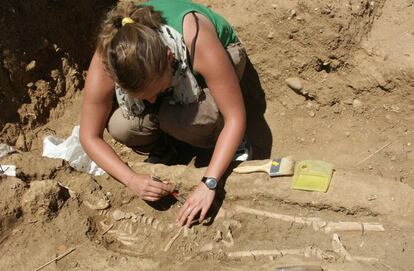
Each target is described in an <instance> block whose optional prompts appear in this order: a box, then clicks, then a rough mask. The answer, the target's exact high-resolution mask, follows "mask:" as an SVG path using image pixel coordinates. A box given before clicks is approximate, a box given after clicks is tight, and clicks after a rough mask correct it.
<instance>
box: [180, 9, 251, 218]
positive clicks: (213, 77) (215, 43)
mask: <svg viewBox="0 0 414 271" xmlns="http://www.w3.org/2000/svg"><path fill="white" fill-rule="evenodd" d="M196 16H197V17H198V18H199V34H198V38H197V43H196V49H195V51H196V53H195V59H194V69H195V70H197V71H198V72H199V73H200V74H201V75H202V76H203V77H204V79H205V81H206V83H207V86H208V88H209V89H210V92H211V94H212V96H213V98H214V101H215V102H216V104H217V106H218V108H219V110H220V112H221V114H222V115H223V118H224V128H223V130H222V131H221V133H220V135H219V137H218V140H217V143H216V147H215V149H214V152H213V156H212V159H211V161H210V164H209V166H208V168H207V170H206V172H205V176H208V177H215V178H217V179H218V180H219V179H220V178H221V177H222V176H223V174H224V172H225V171H226V169H227V168H228V166H229V165H230V163H231V161H232V159H233V157H234V154H235V152H236V150H237V147H238V146H239V144H240V142H241V139H242V137H243V134H244V131H245V128H246V113H245V108H244V102H243V97H242V94H241V90H240V85H239V81H238V79H237V76H236V73H235V71H234V68H233V65H232V63H231V61H230V59H229V57H228V55H227V52H226V51H225V49H224V48H223V46H222V44H221V42H220V40H219V39H218V37H217V33H216V30H215V28H214V26H213V25H212V23H211V22H210V21H209V20H208V19H207V18H206V17H204V16H203V15H200V14H197V15H196ZM183 32H184V40H185V43H186V45H187V46H188V47H189V46H190V44H191V42H192V39H193V37H194V36H195V32H196V24H195V19H194V17H193V16H192V15H187V16H186V17H185V18H184V22H183ZM214 196H215V191H212V190H209V189H208V188H206V186H205V185H204V184H203V183H200V184H199V185H198V186H197V188H196V190H195V191H194V192H193V193H192V195H190V197H189V199H188V200H187V202H186V204H185V205H184V206H183V209H182V210H181V211H180V213H179V216H178V219H177V221H178V223H179V224H181V225H182V224H184V223H185V221H187V222H186V224H187V225H190V223H191V221H192V220H193V218H194V217H195V216H196V215H197V213H198V212H200V211H201V214H200V220H202V219H204V217H205V215H206V213H207V211H208V209H209V208H210V206H211V203H212V201H213V199H214Z"/></svg>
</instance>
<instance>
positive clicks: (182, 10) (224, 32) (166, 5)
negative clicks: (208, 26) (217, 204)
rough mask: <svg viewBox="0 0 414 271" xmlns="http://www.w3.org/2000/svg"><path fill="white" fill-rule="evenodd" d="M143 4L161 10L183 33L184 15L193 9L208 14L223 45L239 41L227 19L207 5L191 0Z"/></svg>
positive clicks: (166, 0)
mask: <svg viewBox="0 0 414 271" xmlns="http://www.w3.org/2000/svg"><path fill="white" fill-rule="evenodd" d="M141 5H147V6H152V7H154V9H155V10H156V11H161V12H162V17H163V18H164V20H165V22H166V23H167V25H169V26H171V27H172V28H174V29H175V30H177V31H178V32H179V33H181V35H182V34H183V18H184V16H185V15H186V14H187V13H189V12H192V11H195V12H198V13H201V14H203V15H204V16H206V17H207V18H208V19H209V20H210V21H211V23H212V24H213V25H214V27H215V28H216V31H217V35H218V38H219V39H220V41H221V44H222V45H223V47H227V46H228V45H229V44H231V43H235V42H238V38H237V35H236V33H235V32H234V29H233V28H232V27H231V25H230V24H229V23H228V22H227V21H226V19H224V18H223V17H222V16H220V15H219V14H217V13H215V12H214V11H212V10H211V9H209V8H208V7H206V6H203V5H200V4H197V3H193V2H191V1H190V0H153V1H148V2H145V3H143V4H141Z"/></svg>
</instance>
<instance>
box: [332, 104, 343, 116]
mask: <svg viewBox="0 0 414 271" xmlns="http://www.w3.org/2000/svg"><path fill="white" fill-rule="evenodd" d="M333 112H334V113H335V114H339V113H341V112H342V109H341V107H340V106H339V104H336V105H334V106H333Z"/></svg>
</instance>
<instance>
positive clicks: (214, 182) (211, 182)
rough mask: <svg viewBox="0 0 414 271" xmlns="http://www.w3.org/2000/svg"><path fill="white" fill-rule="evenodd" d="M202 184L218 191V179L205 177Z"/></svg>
mask: <svg viewBox="0 0 414 271" xmlns="http://www.w3.org/2000/svg"><path fill="white" fill-rule="evenodd" d="M201 182H203V183H204V184H205V185H206V186H207V188H208V189H210V190H216V188H217V184H218V181H217V179H216V178H214V177H203V178H202V179H201Z"/></svg>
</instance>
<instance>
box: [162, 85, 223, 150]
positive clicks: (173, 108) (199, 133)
mask: <svg viewBox="0 0 414 271" xmlns="http://www.w3.org/2000/svg"><path fill="white" fill-rule="evenodd" d="M159 117H160V129H161V130H162V131H164V132H166V133H167V134H169V135H171V136H173V137H175V138H176V139H178V140H181V141H184V142H186V143H188V144H190V145H193V146H196V147H200V148H213V147H214V146H215V144H216V141H217V137H218V135H219V134H220V131H221V129H222V128H223V118H222V116H221V114H220V112H219V111H218V108H217V106H216V103H215V102H214V100H213V97H212V96H211V94H210V91H209V90H208V89H204V95H202V97H200V101H199V102H198V103H193V104H189V105H173V104H169V103H168V102H167V101H165V102H163V103H162V104H161V107H160V112H159Z"/></svg>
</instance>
